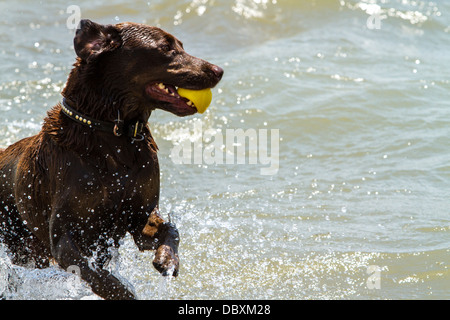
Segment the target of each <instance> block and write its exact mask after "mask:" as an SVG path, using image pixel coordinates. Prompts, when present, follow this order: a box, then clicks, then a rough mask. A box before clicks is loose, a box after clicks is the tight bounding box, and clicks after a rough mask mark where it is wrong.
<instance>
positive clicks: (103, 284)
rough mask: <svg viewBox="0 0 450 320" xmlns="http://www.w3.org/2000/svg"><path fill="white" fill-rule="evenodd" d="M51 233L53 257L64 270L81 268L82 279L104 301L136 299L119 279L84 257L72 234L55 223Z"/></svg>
mask: <svg viewBox="0 0 450 320" xmlns="http://www.w3.org/2000/svg"><path fill="white" fill-rule="evenodd" d="M50 232H51V237H52V240H53V241H52V245H51V250H52V255H53V257H54V258H55V259H56V261H57V262H58V264H59V265H60V266H61V267H62V268H64V269H67V268H69V267H71V268H73V267H77V268H79V271H80V274H79V275H80V277H81V279H83V280H85V281H86V282H87V283H88V284H89V285H90V286H91V288H92V291H93V292H94V293H95V294H97V295H99V296H100V297H102V298H104V299H107V300H133V299H135V296H134V294H133V293H132V292H131V291H130V290H128V288H127V287H126V286H125V285H124V284H122V283H121V282H120V280H119V279H117V278H116V277H114V276H113V275H112V274H111V273H109V272H108V271H106V270H103V269H101V268H100V267H98V266H96V265H95V264H93V263H89V262H88V261H87V259H86V258H84V257H83V256H82V254H81V253H80V251H79V249H78V248H77V245H76V244H75V243H74V242H73V241H72V238H71V235H70V232H69V231H65V230H64V227H62V226H55V224H54V223H53V224H52V227H51V230H50Z"/></svg>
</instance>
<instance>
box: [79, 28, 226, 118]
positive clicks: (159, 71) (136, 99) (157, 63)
mask: <svg viewBox="0 0 450 320" xmlns="http://www.w3.org/2000/svg"><path fill="white" fill-rule="evenodd" d="M74 48H75V52H76V54H77V56H78V65H79V66H84V67H85V68H87V69H88V70H89V72H86V73H87V74H88V76H86V75H85V76H84V80H85V81H86V82H89V81H90V84H89V83H87V85H88V86H92V87H95V86H97V87H98V86H101V88H97V92H101V93H102V95H105V94H107V95H110V96H111V97H113V98H112V99H114V100H118V101H125V105H129V106H130V108H133V110H135V111H136V109H141V110H142V109H145V110H147V111H148V110H150V111H151V110H154V109H156V108H158V109H163V110H166V111H169V112H172V113H174V114H176V115H178V116H187V115H191V114H194V113H196V112H197V110H196V109H195V107H194V106H193V105H191V103H190V102H189V100H188V99H186V98H183V97H180V96H179V95H178V93H177V88H186V89H191V90H201V89H206V88H213V87H214V86H215V85H216V84H217V83H218V82H219V81H220V79H221V78H222V75H223V70H222V68H220V67H218V66H216V65H214V64H211V63H209V62H207V61H205V60H202V59H199V58H196V57H193V56H191V55H189V54H188V53H186V51H184V49H183V44H182V43H181V41H179V40H178V39H177V38H175V37H174V36H172V35H171V34H169V33H167V32H165V31H163V30H161V29H159V28H156V27H151V26H147V25H144V24H137V23H130V22H126V23H120V24H116V25H101V24H97V23H95V22H92V21H90V20H82V21H81V22H80V25H79V29H78V30H77V32H76V35H75V38H74ZM88 78H89V79H88ZM131 106H132V107H131ZM122 111H124V112H125V114H126V113H127V110H122ZM128 111H129V110H128Z"/></svg>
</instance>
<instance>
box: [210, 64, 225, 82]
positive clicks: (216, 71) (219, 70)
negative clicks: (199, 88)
mask: <svg viewBox="0 0 450 320" xmlns="http://www.w3.org/2000/svg"><path fill="white" fill-rule="evenodd" d="M211 69H212V71H213V72H214V74H215V76H216V77H217V80H218V81H219V80H220V79H222V76H223V69H222V68H221V67H219V66H215V65H214V66H212V68H211Z"/></svg>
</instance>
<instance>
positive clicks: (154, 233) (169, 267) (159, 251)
mask: <svg viewBox="0 0 450 320" xmlns="http://www.w3.org/2000/svg"><path fill="white" fill-rule="evenodd" d="M134 241H135V243H136V244H137V246H138V248H139V250H155V249H156V254H155V258H154V259H153V266H154V267H155V268H156V270H158V271H159V272H160V273H161V274H162V275H163V276H170V275H172V276H174V277H176V276H177V275H178V268H179V259H178V244H179V242H180V237H179V234H178V229H177V228H176V226H175V224H173V223H170V222H166V221H164V219H163V218H162V217H161V215H160V213H159V211H158V209H157V208H155V209H154V210H153V211H152V212H151V214H150V217H149V218H148V220H147V223H146V224H145V226H144V228H143V229H142V230H141V231H140V232H137V233H136V234H135V235H134Z"/></svg>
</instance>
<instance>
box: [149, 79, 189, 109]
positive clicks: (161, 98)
mask: <svg viewBox="0 0 450 320" xmlns="http://www.w3.org/2000/svg"><path fill="white" fill-rule="evenodd" d="M145 92H146V94H147V95H148V96H149V97H150V98H152V99H153V100H156V101H158V102H163V103H162V104H160V105H159V106H158V108H160V109H163V110H166V111H169V112H172V113H174V114H176V115H178V116H188V115H192V114H194V113H196V112H197V109H196V107H195V105H194V103H193V102H192V101H191V100H189V99H187V98H185V97H181V96H180V95H179V94H178V88H177V87H176V86H174V85H170V84H166V83H162V82H156V83H152V84H149V85H147V86H146V87H145Z"/></svg>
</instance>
